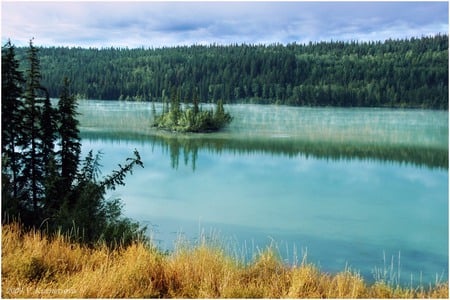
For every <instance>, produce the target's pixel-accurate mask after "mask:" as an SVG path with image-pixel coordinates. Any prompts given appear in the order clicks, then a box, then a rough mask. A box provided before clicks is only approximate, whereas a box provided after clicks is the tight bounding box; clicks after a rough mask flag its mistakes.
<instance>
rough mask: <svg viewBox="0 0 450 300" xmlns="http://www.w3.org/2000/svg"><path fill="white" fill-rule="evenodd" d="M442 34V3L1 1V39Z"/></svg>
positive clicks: (186, 40)
mask: <svg viewBox="0 0 450 300" xmlns="http://www.w3.org/2000/svg"><path fill="white" fill-rule="evenodd" d="M439 32H440V33H447V32H448V3H445V2H438V3H436V2H434V3H424V2H415V3H414V2H413V3H406V2H400V3H399V2H396V3H391V2H377V3H375V2H363V3H358V2H344V3H339V2H282V3H280V2H183V3H178V2H3V3H2V39H3V40H4V39H7V38H11V39H12V41H13V42H14V43H16V45H26V44H27V43H28V40H29V39H30V38H32V37H35V43H36V44H37V45H67V46H76V45H78V46H85V47H88V46H93V47H101V46H105V47H108V46H128V47H138V46H145V47H147V46H150V47H160V46H173V45H179V44H185V45H190V44H199V43H200V44H210V43H219V44H229V43H256V44H258V43H276V42H280V43H289V42H294V41H295V42H300V43H306V42H309V41H318V40H331V39H332V40H384V39H387V38H403V37H410V36H421V35H432V34H436V33H439Z"/></svg>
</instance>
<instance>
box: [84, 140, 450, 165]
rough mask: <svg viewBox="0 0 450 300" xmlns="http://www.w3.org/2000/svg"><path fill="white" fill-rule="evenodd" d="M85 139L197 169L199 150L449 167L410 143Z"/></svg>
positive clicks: (435, 153)
mask: <svg viewBox="0 0 450 300" xmlns="http://www.w3.org/2000/svg"><path fill="white" fill-rule="evenodd" d="M82 137H83V138H84V139H91V140H110V141H111V142H114V141H117V140H118V139H125V140H130V141H141V142H142V143H143V144H146V145H148V144H150V145H152V147H154V146H158V147H162V149H164V151H167V152H168V153H169V155H170V160H171V166H172V168H174V169H177V168H178V165H179V162H180V157H181V155H183V161H184V164H185V165H188V164H189V162H190V163H191V165H192V170H193V171H195V169H196V161H197V157H198V152H199V150H203V149H207V150H209V151H211V152H214V153H218V154H220V153H222V152H223V151H227V152H229V153H234V154H254V153H269V154H272V155H284V156H288V157H296V156H298V155H304V156H305V157H306V158H308V157H313V158H318V159H326V160H336V161H337V160H354V159H358V160H377V161H383V162H395V163H400V164H413V165H416V166H426V167H429V168H440V169H448V149H440V148H433V147H426V146H422V147H418V146H410V145H384V144H376V143H365V144H364V143H362V144H357V143H338V142H326V141H320V142H311V141H302V140H296V139H287V138H286V139H283V138H281V139H280V138H278V139H277V138H273V139H268V138H259V139H258V138H254V139H243V138H240V139H237V138H217V137H208V136H204V135H203V136H192V135H175V134H170V133H168V134H165V135H161V136H147V135H138V134H136V135H130V134H129V133H128V132H127V133H126V134H125V133H124V134H121V133H117V132H115V133H114V132H101V133H95V132H83V133H82Z"/></svg>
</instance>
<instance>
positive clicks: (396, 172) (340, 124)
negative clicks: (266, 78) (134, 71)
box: [79, 101, 448, 284]
mask: <svg viewBox="0 0 450 300" xmlns="http://www.w3.org/2000/svg"><path fill="white" fill-rule="evenodd" d="M160 109H161V106H160V105H159V104H156V105H155V106H154V107H153V106H152V104H150V103H127V102H102V101H81V102H80V105H79V111H80V113H82V115H81V116H80V123H81V124H80V125H81V132H82V136H83V153H84V154H85V153H87V151H89V150H91V149H94V150H101V151H102V152H103V153H104V155H103V160H102V164H103V166H104V168H103V172H104V174H108V172H109V171H110V170H112V169H115V168H116V166H117V164H118V163H122V162H123V161H124V159H125V158H126V157H130V156H132V151H133V149H135V148H136V149H137V150H138V151H139V152H140V154H141V156H142V159H143V162H144V165H145V168H144V169H136V170H135V172H134V174H133V175H132V176H129V177H128V178H127V181H126V186H125V187H123V188H120V189H118V190H117V191H115V192H114V193H111V197H120V198H122V199H123V202H124V204H125V207H124V211H125V213H126V215H127V216H129V217H131V218H134V219H136V220H139V221H140V222H142V223H143V224H148V225H149V231H150V233H151V235H152V236H153V239H154V240H155V242H157V243H158V244H159V245H160V246H161V247H162V248H167V249H171V248H172V247H173V245H174V241H175V240H176V239H177V238H180V236H182V237H184V238H185V239H188V240H192V241H195V240H196V239H198V237H199V236H200V235H201V234H202V233H203V234H206V235H212V236H215V237H218V238H219V240H221V241H224V242H225V243H226V244H227V247H228V248H229V251H230V252H231V253H232V254H233V255H237V256H238V257H240V258H243V259H250V258H251V257H252V256H253V255H255V254H256V253H257V252H258V250H259V249H264V247H266V246H267V245H270V244H271V243H273V244H275V245H276V246H277V247H278V251H279V253H280V255H281V256H282V257H283V259H285V260H286V261H287V262H290V263H295V262H301V260H302V255H303V254H305V253H307V259H308V261H310V262H313V263H316V264H317V265H318V266H319V267H320V268H321V270H324V271H328V272H338V271H342V270H343V269H344V268H345V267H346V266H348V267H350V268H351V269H353V270H357V271H360V272H361V274H362V275H363V276H364V277H365V278H366V279H367V280H369V281H371V280H373V279H374V271H375V269H380V268H381V269H384V268H386V269H388V271H389V274H390V275H392V276H393V277H395V278H396V279H398V278H399V277H400V281H401V282H402V283H403V284H409V283H410V282H411V281H413V282H414V283H417V282H420V281H422V282H424V283H428V282H434V281H435V279H436V276H438V278H441V279H442V280H448V113H447V112H441V111H428V110H390V109H336V108H293V107H283V106H258V105H233V106H228V107H226V109H228V110H229V111H230V112H231V113H232V115H233V116H234V120H233V122H232V124H231V125H230V126H229V127H228V128H227V129H225V130H224V131H222V132H220V133H214V134H200V135H193V134H184V135H180V134H178V135H177V134H171V133H161V132H158V131H155V130H153V129H152V128H151V127H150V124H151V120H152V117H153V110H156V111H157V112H159V111H160ZM204 109H208V106H207V105H205V106H204ZM391 263H392V264H393V268H391Z"/></svg>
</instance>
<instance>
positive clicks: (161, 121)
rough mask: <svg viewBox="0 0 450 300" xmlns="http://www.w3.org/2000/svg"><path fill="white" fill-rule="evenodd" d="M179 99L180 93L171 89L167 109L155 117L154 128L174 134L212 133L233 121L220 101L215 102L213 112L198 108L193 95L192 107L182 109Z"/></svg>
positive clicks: (195, 96)
mask: <svg viewBox="0 0 450 300" xmlns="http://www.w3.org/2000/svg"><path fill="white" fill-rule="evenodd" d="M180 98H181V97H180V91H179V90H176V89H175V88H172V90H171V101H170V106H169V109H166V110H164V111H163V113H162V114H161V115H160V116H156V117H155V121H154V123H153V126H154V127H156V128H159V129H164V130H170V131H175V132H213V131H218V130H220V129H222V128H223V127H225V126H226V125H228V124H229V123H230V122H231V121H232V120H233V117H232V116H231V115H230V114H229V113H228V112H225V109H224V108H223V101H222V100H218V101H217V103H216V110H215V111H213V110H212V109H211V110H203V109H202V108H201V107H199V101H198V97H197V95H196V94H195V93H194V97H193V98H194V99H193V103H194V106H193V107H187V108H185V109H183V108H182V107H181V104H180Z"/></svg>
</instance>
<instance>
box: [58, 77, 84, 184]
mask: <svg viewBox="0 0 450 300" xmlns="http://www.w3.org/2000/svg"><path fill="white" fill-rule="evenodd" d="M76 109H77V104H76V99H75V97H74V96H73V95H71V94H70V92H69V80H68V79H67V77H66V78H64V83H63V88H62V91H61V96H60V100H59V102H58V113H59V118H58V119H59V120H58V121H59V122H58V134H59V136H60V141H59V145H60V147H61V149H60V150H59V153H58V154H59V157H60V160H61V183H60V185H61V188H62V189H63V190H68V189H70V187H71V185H72V181H73V180H74V178H75V176H76V173H77V168H78V162H79V160H80V152H81V139H80V132H79V130H78V120H77V119H76V116H77V111H76Z"/></svg>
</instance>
